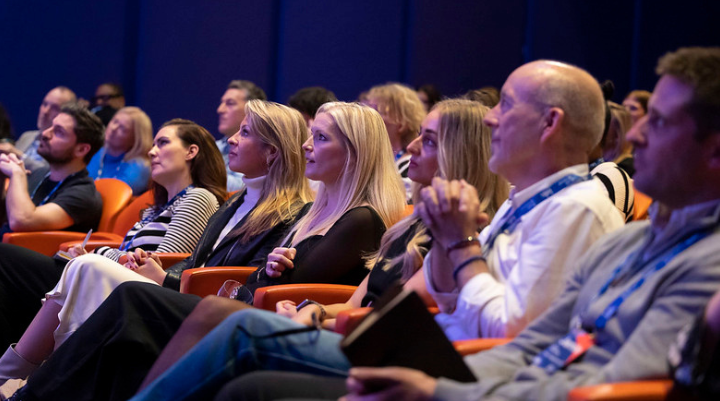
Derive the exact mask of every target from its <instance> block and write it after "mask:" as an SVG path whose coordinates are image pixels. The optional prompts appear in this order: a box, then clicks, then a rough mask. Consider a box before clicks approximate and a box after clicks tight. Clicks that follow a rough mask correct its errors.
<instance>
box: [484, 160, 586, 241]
mask: <svg viewBox="0 0 720 401" xmlns="http://www.w3.org/2000/svg"><path fill="white" fill-rule="evenodd" d="M588 179H590V176H589V175H588V176H584V177H581V176H579V175H576V174H570V175H566V176H565V177H563V178H561V179H559V180H557V181H555V182H554V183H553V184H552V185H550V187H549V188H547V189H545V190H543V191H540V192H539V193H537V194H535V196H533V197H532V198H530V199H528V200H526V201H525V203H523V204H522V205H520V207H518V208H517V209H515V212H512V209H509V210H508V211H507V213H505V216H503V218H504V219H505V221H504V222H503V223H502V224H501V225H500V227H498V228H497V229H496V230H495V231H493V232H492V233H491V234H490V236H489V237H488V239H487V241H485V244H484V245H483V254H485V255H487V253H488V252H489V251H490V249H492V247H493V245H494V244H495V240H496V239H497V237H498V236H499V235H500V234H502V233H507V234H510V233H512V232H513V231H514V230H515V228H516V227H517V225H518V224H519V223H520V218H521V217H522V216H524V215H525V214H527V213H528V212H530V211H531V210H533V209H534V208H535V206H537V205H539V204H540V203H541V202H542V201H544V200H546V199H548V198H550V197H551V196H553V195H555V194H556V193H558V192H560V191H562V190H563V189H565V188H567V187H569V186H571V185H574V184H577V183H580V182H583V181H586V180H588ZM508 215H509V217H506V216H508Z"/></svg>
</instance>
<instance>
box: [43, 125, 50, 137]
mask: <svg viewBox="0 0 720 401" xmlns="http://www.w3.org/2000/svg"><path fill="white" fill-rule="evenodd" d="M42 137H43V138H48V139H50V138H51V137H52V127H50V128H48V129H46V130H45V131H43V132H42Z"/></svg>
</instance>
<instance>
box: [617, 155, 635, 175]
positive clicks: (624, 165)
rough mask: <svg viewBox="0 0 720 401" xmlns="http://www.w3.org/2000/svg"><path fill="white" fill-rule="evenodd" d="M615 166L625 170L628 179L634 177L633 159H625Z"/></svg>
mask: <svg viewBox="0 0 720 401" xmlns="http://www.w3.org/2000/svg"><path fill="white" fill-rule="evenodd" d="M617 165H618V166H620V168H621V169H623V170H625V172H626V173H627V174H628V175H629V176H630V178H632V176H633V175H635V159H634V158H633V157H627V158H625V159H623V160H622V161H620V163H618V164H617Z"/></svg>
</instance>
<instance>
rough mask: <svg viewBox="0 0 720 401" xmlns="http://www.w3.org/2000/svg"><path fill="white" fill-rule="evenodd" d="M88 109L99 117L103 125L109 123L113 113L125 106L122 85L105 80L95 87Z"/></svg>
mask: <svg viewBox="0 0 720 401" xmlns="http://www.w3.org/2000/svg"><path fill="white" fill-rule="evenodd" d="M91 107H92V108H91V109H90V111H92V112H93V113H95V115H96V116H98V117H99V118H100V120H101V121H102V122H103V124H104V125H108V124H110V121H112V118H113V116H115V113H116V112H117V111H118V110H120V109H122V108H123V107H125V93H124V92H123V88H122V86H120V84H117V83H113V82H105V83H103V84H100V85H99V86H98V87H97V89H95V96H93V98H92V105H91Z"/></svg>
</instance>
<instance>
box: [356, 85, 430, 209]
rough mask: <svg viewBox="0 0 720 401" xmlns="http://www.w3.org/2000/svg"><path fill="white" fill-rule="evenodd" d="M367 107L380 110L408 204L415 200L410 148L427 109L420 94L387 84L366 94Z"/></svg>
mask: <svg viewBox="0 0 720 401" xmlns="http://www.w3.org/2000/svg"><path fill="white" fill-rule="evenodd" d="M365 103H366V104H367V105H368V106H370V107H372V108H373V109H375V110H377V111H378V112H379V113H380V115H381V116H382V118H383V122H385V128H387V132H388V136H389V137H390V144H391V145H392V150H393V154H394V155H395V165H396V166H397V169H398V172H399V173H400V176H402V178H403V183H404V184H405V194H406V196H407V201H408V202H410V201H411V200H412V190H411V188H410V187H411V180H410V178H408V166H409V164H410V154H409V153H408V152H407V146H408V144H410V142H412V141H413V140H414V139H415V138H416V137H417V134H418V132H419V130H420V123H421V122H422V119H423V118H424V117H425V113H426V111H425V106H423V103H422V102H421V101H420V98H419V97H418V94H417V92H415V91H414V90H412V89H411V88H408V87H407V86H404V85H401V84H385V85H378V86H374V87H372V88H371V89H370V91H369V92H368V94H367V102H365Z"/></svg>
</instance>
